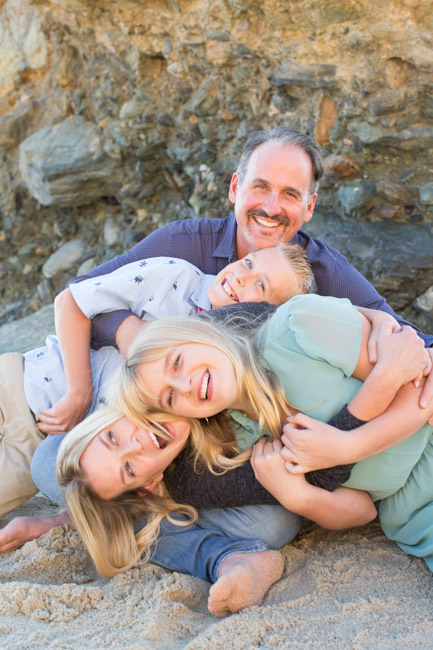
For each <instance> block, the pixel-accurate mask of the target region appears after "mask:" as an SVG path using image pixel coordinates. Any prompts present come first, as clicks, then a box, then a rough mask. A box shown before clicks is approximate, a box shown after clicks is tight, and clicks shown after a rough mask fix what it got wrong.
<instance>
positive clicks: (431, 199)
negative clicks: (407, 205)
mask: <svg viewBox="0 0 433 650" xmlns="http://www.w3.org/2000/svg"><path fill="white" fill-rule="evenodd" d="M419 202H420V203H422V204H423V205H433V183H427V184H426V185H423V186H422V187H420V188H419Z"/></svg>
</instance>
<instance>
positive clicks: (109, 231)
mask: <svg viewBox="0 0 433 650" xmlns="http://www.w3.org/2000/svg"><path fill="white" fill-rule="evenodd" d="M104 242H105V244H106V246H108V248H112V247H113V246H120V245H121V244H122V243H123V231H122V230H121V228H120V227H119V226H118V224H117V223H115V222H114V221H113V219H107V221H106V222H105V224H104Z"/></svg>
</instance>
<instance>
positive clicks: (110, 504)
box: [56, 408, 197, 577]
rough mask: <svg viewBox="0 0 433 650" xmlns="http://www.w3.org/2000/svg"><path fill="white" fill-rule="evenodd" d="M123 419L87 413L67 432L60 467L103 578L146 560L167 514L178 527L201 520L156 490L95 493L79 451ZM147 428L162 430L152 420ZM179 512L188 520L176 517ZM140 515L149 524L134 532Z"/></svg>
mask: <svg viewBox="0 0 433 650" xmlns="http://www.w3.org/2000/svg"><path fill="white" fill-rule="evenodd" d="M122 417H124V416H123V413H120V412H119V411H118V410H117V409H113V408H103V409H100V410H98V411H96V412H95V413H93V414H92V415H90V416H88V417H87V418H86V419H85V420H83V421H82V422H81V423H80V424H78V425H77V426H76V427H74V428H73V429H72V431H70V432H69V433H68V435H67V436H65V438H64V440H63V441H62V443H61V445H60V448H59V452H58V456H57V465H56V470H57V480H58V482H59V484H60V486H61V487H62V492H63V497H64V500H65V503H66V507H67V509H68V513H69V515H70V516H71V519H72V521H73V522H74V524H75V526H76V528H77V530H78V533H79V534H80V536H81V539H82V540H83V542H84V544H85V546H86V548H87V550H88V552H89V554H90V556H91V557H92V559H93V561H94V563H95V566H96V568H97V570H98V571H99V573H100V574H101V575H103V576H105V577H109V576H113V575H115V574H116V573H119V572H121V571H125V570H126V569H129V568H130V567H131V566H133V565H134V564H136V563H137V562H138V561H139V560H140V557H141V556H143V558H142V559H143V561H147V560H148V559H149V557H150V547H151V545H152V544H153V543H154V542H155V540H156V538H157V536H158V534H159V530H160V526H161V522H162V520H163V519H164V518H165V519H167V520H168V521H170V522H171V523H174V524H176V525H178V526H187V525H189V524H191V523H193V522H194V521H195V520H196V518H197V513H196V511H195V509H194V508H193V507H192V506H188V505H182V504H179V503H175V502H174V501H173V500H172V499H170V498H169V497H167V496H164V495H163V494H162V493H161V494H159V495H158V494H154V493H152V492H149V491H147V490H145V489H144V488H142V489H141V490H140V491H139V490H129V491H127V492H124V493H123V494H121V495H119V496H118V497H115V498H113V499H110V500H104V499H101V498H100V497H99V496H98V495H97V494H95V493H94V492H93V490H92V488H91V486H90V484H89V480H88V478H87V476H86V474H85V472H84V470H83V469H82V467H81V465H80V458H81V455H82V453H83V451H84V450H85V449H86V447H87V445H88V444H89V443H90V442H91V441H92V440H93V438H94V437H95V436H96V435H98V433H99V432H100V431H101V430H102V429H105V428H106V427H108V426H110V425H112V424H113V423H114V422H116V421H117V420H119V419H120V418H122ZM148 426H149V428H151V429H153V430H155V429H156V430H158V428H157V427H156V428H155V427H152V425H151V424H150V423H149V425H148ZM158 435H160V431H159V430H158ZM175 513H177V514H180V515H184V516H185V517H186V519H185V520H183V521H179V520H177V519H174V518H173V514H175ZM141 516H144V517H146V519H147V523H146V525H145V526H143V527H142V528H141V529H140V530H139V531H138V532H137V533H135V532H134V522H135V521H136V519H137V518H138V517H141Z"/></svg>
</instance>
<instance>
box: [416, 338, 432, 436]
mask: <svg viewBox="0 0 433 650" xmlns="http://www.w3.org/2000/svg"><path fill="white" fill-rule="evenodd" d="M431 354H432V353H431V351H430V349H429V355H431ZM432 399H433V373H432V372H431V373H430V374H429V375H428V377H426V379H425V383H424V387H423V389H422V393H421V396H420V400H419V405H420V407H421V408H427V406H428V405H429V404H430V402H431V401H432ZM429 424H432V418H430V419H429Z"/></svg>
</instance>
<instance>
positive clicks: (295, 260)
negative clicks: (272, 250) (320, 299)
mask: <svg viewBox="0 0 433 650" xmlns="http://www.w3.org/2000/svg"><path fill="white" fill-rule="evenodd" d="M276 248H278V249H279V250H280V251H281V252H282V254H283V257H284V259H285V260H286V262H288V263H289V264H290V266H291V267H292V269H293V272H294V273H295V275H296V278H297V280H298V291H297V292H296V293H297V294H301V293H315V292H316V291H317V286H316V280H315V278H314V273H313V270H312V268H311V264H310V260H309V259H308V255H307V253H306V251H305V250H304V249H303V248H302V246H300V245H299V244H282V243H280V244H278V245H277V246H276Z"/></svg>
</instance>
